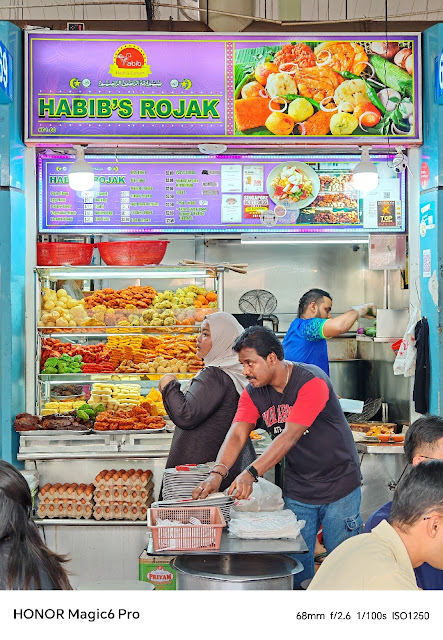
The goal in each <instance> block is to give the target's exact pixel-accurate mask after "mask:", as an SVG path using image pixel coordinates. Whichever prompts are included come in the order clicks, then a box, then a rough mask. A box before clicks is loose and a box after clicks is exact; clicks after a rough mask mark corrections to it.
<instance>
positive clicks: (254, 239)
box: [241, 233, 369, 244]
mask: <svg viewBox="0 0 443 640" xmlns="http://www.w3.org/2000/svg"><path fill="white" fill-rule="evenodd" d="M368 242H369V236H368V235H365V234H362V235H356V234H352V235H351V234H349V235H346V236H339V235H332V234H321V233H316V234H314V233H309V234H306V235H304V234H302V233H300V234H297V235H295V236H294V235H288V236H285V235H284V234H278V235H275V236H272V235H271V236H269V235H268V236H266V235H253V234H252V233H251V234H247V233H246V234H242V236H241V244H362V243H365V244H367V243H368Z"/></svg>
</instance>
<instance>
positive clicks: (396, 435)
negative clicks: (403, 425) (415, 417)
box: [391, 433, 405, 442]
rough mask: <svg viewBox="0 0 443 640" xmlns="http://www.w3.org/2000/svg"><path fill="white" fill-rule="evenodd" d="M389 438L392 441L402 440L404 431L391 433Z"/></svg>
mask: <svg viewBox="0 0 443 640" xmlns="http://www.w3.org/2000/svg"><path fill="white" fill-rule="evenodd" d="M391 438H392V440H393V441H394V442H404V440H405V435H404V433H394V434H392V436H391Z"/></svg>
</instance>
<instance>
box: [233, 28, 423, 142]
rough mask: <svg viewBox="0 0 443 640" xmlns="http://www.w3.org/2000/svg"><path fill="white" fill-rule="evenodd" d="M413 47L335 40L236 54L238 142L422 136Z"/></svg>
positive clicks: (410, 43) (409, 44)
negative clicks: (250, 138)
mask: <svg viewBox="0 0 443 640" xmlns="http://www.w3.org/2000/svg"><path fill="white" fill-rule="evenodd" d="M413 47H414V43H413V41H408V40H404V41H398V42H397V41H396V42H394V41H388V42H387V41H385V40H374V41H370V40H366V41H363V40H362V41H356V42H354V41H349V40H345V41H332V40H331V41H327V42H289V43H287V44H283V43H282V44H277V45H274V44H273V43H270V44H269V45H266V46H261V47H255V48H240V47H237V48H236V50H235V64H234V87H235V89H234V120H235V129H236V131H235V135H238V136H241V135H246V136H273V135H274V136H279V137H282V136H293V135H296V136H308V137H312V136H338V137H345V136H359V137H362V136H393V137H394V138H395V137H396V136H397V137H404V136H413V135H415V134H416V131H415V128H416V124H417V123H416V122H415V115H414V114H415V111H414V77H413V75H414V50H413Z"/></svg>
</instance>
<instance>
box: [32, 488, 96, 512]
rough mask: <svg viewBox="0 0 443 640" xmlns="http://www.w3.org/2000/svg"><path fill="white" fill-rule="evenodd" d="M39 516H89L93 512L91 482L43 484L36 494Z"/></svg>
mask: <svg viewBox="0 0 443 640" xmlns="http://www.w3.org/2000/svg"><path fill="white" fill-rule="evenodd" d="M38 498H39V500H40V504H39V506H38V510H37V513H38V516H39V517H40V518H90V517H91V516H92V513H93V498H94V485H93V484H89V485H86V484H84V483H83V484H77V483H75V482H74V483H69V482H65V484H63V485H62V484H61V483H60V482H57V483H56V484H54V485H52V484H49V483H48V484H45V486H44V487H42V488H41V489H40V492H39V494H38Z"/></svg>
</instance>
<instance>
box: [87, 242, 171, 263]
mask: <svg viewBox="0 0 443 640" xmlns="http://www.w3.org/2000/svg"><path fill="white" fill-rule="evenodd" d="M168 243H169V240H128V241H126V242H98V243H97V247H98V250H99V251H100V256H101V258H102V260H103V262H105V263H106V264H108V265H113V266H119V267H124V266H130V267H143V266H145V265H149V264H160V262H161V261H162V260H163V257H164V255H165V253H166V247H167V245H168Z"/></svg>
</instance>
